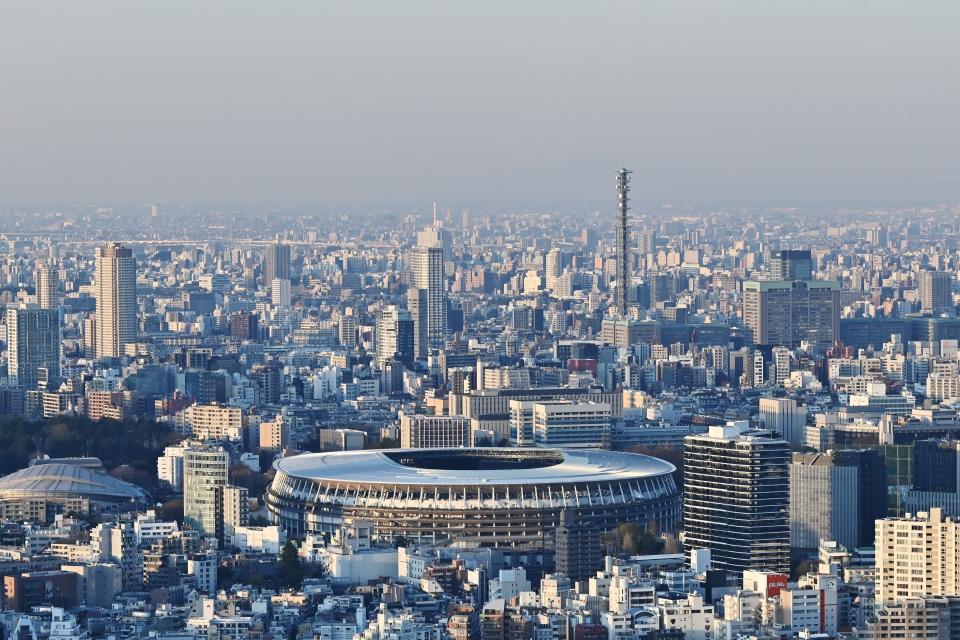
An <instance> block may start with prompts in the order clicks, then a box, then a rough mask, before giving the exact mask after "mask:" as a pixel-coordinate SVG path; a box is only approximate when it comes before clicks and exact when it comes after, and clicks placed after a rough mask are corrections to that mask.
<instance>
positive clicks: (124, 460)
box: [0, 416, 182, 476]
mask: <svg viewBox="0 0 960 640" xmlns="http://www.w3.org/2000/svg"><path fill="white" fill-rule="evenodd" d="M181 438H182V436H180V434H178V433H176V432H175V431H173V430H171V429H170V428H169V427H168V426H166V425H164V424H160V423H157V422H153V421H151V420H135V421H134V420H131V421H126V422H117V421H116V420H110V419H104V420H100V421H96V422H95V421H93V420H90V419H88V418H86V417H83V416H57V417H54V418H49V419H46V420H28V419H25V418H13V419H9V420H4V421H0V451H2V452H3V455H0V474H3V475H6V474H8V473H12V472H13V471H16V470H17V469H22V468H24V467H26V466H27V465H28V464H29V462H30V460H31V459H32V458H36V457H37V456H38V454H45V455H48V456H50V457H51V458H68V457H83V456H94V457H97V458H100V459H101V460H102V461H103V465H104V466H105V467H106V468H107V469H108V470H113V469H116V468H117V467H120V466H121V465H124V466H127V467H131V468H132V469H134V470H136V471H139V472H147V473H150V474H151V475H153V476H156V469H157V457H158V456H160V455H161V454H162V453H163V449H164V447H166V446H167V445H170V444H173V443H175V442H178V441H179V440H180V439H181Z"/></svg>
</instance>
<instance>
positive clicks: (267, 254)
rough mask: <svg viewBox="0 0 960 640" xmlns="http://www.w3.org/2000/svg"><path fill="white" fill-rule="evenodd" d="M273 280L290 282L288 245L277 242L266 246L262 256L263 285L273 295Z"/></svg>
mask: <svg viewBox="0 0 960 640" xmlns="http://www.w3.org/2000/svg"><path fill="white" fill-rule="evenodd" d="M275 278H281V279H284V280H290V245H288V244H280V243H279V242H277V243H274V244H269V245H267V248H266V250H265V251H264V254H263V284H264V286H266V287H269V288H270V290H271V294H272V293H273V281H274V279H275Z"/></svg>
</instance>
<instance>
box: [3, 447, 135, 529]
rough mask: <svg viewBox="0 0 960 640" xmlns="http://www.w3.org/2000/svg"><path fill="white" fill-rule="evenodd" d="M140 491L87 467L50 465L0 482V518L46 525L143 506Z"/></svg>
mask: <svg viewBox="0 0 960 640" xmlns="http://www.w3.org/2000/svg"><path fill="white" fill-rule="evenodd" d="M146 498H147V496H146V494H145V493H144V491H143V490H142V489H141V488H140V487H138V486H136V485H133V484H130V483H129V482H124V481H123V480H120V479H118V478H114V477H113V476H109V475H107V474H105V473H99V472H97V471H94V470H92V469H89V468H87V467H83V466H79V465H74V464H65V463H61V462H52V463H47V464H38V465H35V466H32V467H27V468H25V469H20V470H19V471H15V472H13V473H11V474H9V475H6V476H4V477H2V478H0V514H3V516H4V517H5V518H7V519H20V520H29V521H38V522H48V521H50V520H51V519H52V517H53V516H54V515H56V514H59V513H71V512H72V513H77V514H88V513H90V514H99V513H101V512H106V511H117V510H124V509H129V508H130V507H131V506H135V505H141V504H144V503H145V502H146Z"/></svg>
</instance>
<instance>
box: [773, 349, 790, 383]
mask: <svg viewBox="0 0 960 640" xmlns="http://www.w3.org/2000/svg"><path fill="white" fill-rule="evenodd" d="M770 355H771V356H772V360H773V375H772V376H771V377H772V378H773V382H774V384H776V385H777V386H778V387H782V386H783V383H784V382H786V381H787V378H789V377H790V364H791V360H792V357H791V354H790V349H787V348H786V347H774V348H773V349H772V350H771V352H770Z"/></svg>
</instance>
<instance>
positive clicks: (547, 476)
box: [265, 448, 680, 548]
mask: <svg viewBox="0 0 960 640" xmlns="http://www.w3.org/2000/svg"><path fill="white" fill-rule="evenodd" d="M274 466H275V468H276V472H277V473H276V476H275V477H274V480H273V482H272V483H271V485H270V487H269V488H268V490H267V493H266V497H265V498H266V503H267V508H268V510H269V511H270V513H271V515H272V517H273V519H274V521H275V522H276V523H277V524H279V525H280V526H281V527H282V528H283V529H284V530H285V531H286V532H287V535H288V536H293V537H298V536H302V535H304V534H307V533H334V532H336V531H337V530H338V529H339V528H340V526H341V525H342V524H344V523H345V522H348V521H368V522H370V523H372V524H373V528H374V536H375V538H377V539H380V540H393V539H396V538H398V537H402V538H404V539H408V540H416V541H418V542H430V543H441V542H446V543H466V544H469V545H471V546H473V545H479V546H487V547H519V548H522V547H531V546H537V547H543V546H545V545H549V544H550V542H551V541H552V539H553V536H554V532H555V530H556V528H557V527H558V526H560V523H561V514H562V513H563V512H568V513H574V514H576V515H577V516H578V517H577V520H579V521H581V522H589V523H590V526H591V527H592V528H596V529H597V530H602V531H609V530H612V529H614V528H616V526H617V525H618V524H621V523H624V522H632V523H637V524H640V525H650V524H655V526H656V527H657V528H658V529H659V530H665V531H673V530H676V528H677V527H678V526H679V522H680V496H679V492H678V491H677V487H676V484H675V483H674V481H673V475H672V474H673V472H674V471H675V467H674V466H673V465H672V464H670V463H669V462H666V461H664V460H660V459H658V458H653V457H650V456H645V455H639V454H633V453H622V452H614V451H603V450H580V449H532V448H531V449H522V448H471V449H388V450H364V451H338V452H328V453H310V454H302V455H298V456H293V457H289V458H283V459H281V460H279V461H277V462H276V463H275V465H274Z"/></svg>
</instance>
